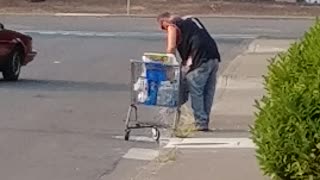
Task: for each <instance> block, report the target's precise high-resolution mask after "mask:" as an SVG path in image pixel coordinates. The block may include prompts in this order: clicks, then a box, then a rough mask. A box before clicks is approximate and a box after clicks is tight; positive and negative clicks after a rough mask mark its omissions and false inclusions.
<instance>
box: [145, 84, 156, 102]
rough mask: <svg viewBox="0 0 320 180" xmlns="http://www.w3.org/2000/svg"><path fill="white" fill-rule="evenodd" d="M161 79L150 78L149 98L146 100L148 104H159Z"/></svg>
mask: <svg viewBox="0 0 320 180" xmlns="http://www.w3.org/2000/svg"><path fill="white" fill-rule="evenodd" d="M159 84H160V83H159V81H152V80H148V87H149V88H148V98H147V100H146V101H145V104H146V105H156V104H157V94H158V88H159Z"/></svg>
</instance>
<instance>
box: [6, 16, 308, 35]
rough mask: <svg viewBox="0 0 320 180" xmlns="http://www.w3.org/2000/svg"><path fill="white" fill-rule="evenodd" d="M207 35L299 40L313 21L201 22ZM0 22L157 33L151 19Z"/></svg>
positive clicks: (35, 27) (22, 19)
mask: <svg viewBox="0 0 320 180" xmlns="http://www.w3.org/2000/svg"><path fill="white" fill-rule="evenodd" d="M201 20H202V21H203V22H204V24H205V25H206V26H207V28H208V29H209V31H210V32H212V33H215V34H229V35H258V36H267V37H273V38H274V37H278V38H292V37H293V38H296V37H300V36H301V35H302V34H303V33H304V31H305V30H306V29H307V28H308V27H309V26H310V25H311V24H312V23H313V22H314V20H304V19H291V20H290V19H232V18H201ZM0 21H1V22H3V23H5V24H9V25H10V26H11V27H14V28H17V29H24V30H68V31H98V32H119V31H120V32H144V33H147V32H149V33H150V32H159V27H158V25H157V24H156V21H155V19H154V18H127V17H113V18H111V17H110V18H95V17H64V18H61V17H45V16H44V17H40V16H38V17H32V16H27V17H15V16H1V20H0Z"/></svg>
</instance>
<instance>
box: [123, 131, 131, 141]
mask: <svg viewBox="0 0 320 180" xmlns="http://www.w3.org/2000/svg"><path fill="white" fill-rule="evenodd" d="M129 137H130V130H126V131H125V135H124V140H125V141H129Z"/></svg>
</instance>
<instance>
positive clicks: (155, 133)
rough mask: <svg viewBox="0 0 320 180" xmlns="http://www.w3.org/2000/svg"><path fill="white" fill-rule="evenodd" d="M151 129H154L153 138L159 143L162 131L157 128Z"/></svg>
mask: <svg viewBox="0 0 320 180" xmlns="http://www.w3.org/2000/svg"><path fill="white" fill-rule="evenodd" d="M151 131H152V138H153V139H154V140H155V141H156V142H157V143H159V140H160V131H159V130H158V129H157V128H152V129H151Z"/></svg>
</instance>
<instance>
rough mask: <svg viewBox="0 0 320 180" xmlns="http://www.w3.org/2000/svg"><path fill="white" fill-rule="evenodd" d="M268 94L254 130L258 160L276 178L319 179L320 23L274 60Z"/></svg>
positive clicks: (259, 105)
mask: <svg viewBox="0 0 320 180" xmlns="http://www.w3.org/2000/svg"><path fill="white" fill-rule="evenodd" d="M270 62H271V63H270V65H269V66H268V73H267V75H266V76H265V77H264V80H265V81H264V86H265V89H266V94H265V95H264V97H263V98H262V99H260V100H259V101H256V107H257V113H256V114H255V116H256V121H255V124H254V125H253V127H251V133H252V139H253V141H254V143H255V144H256V145H257V150H256V153H257V159H258V162H259V164H260V167H261V169H262V171H264V173H265V175H268V176H270V177H271V178H272V179H277V180H278V179H281V180H290V179H301V180H302V179H303V180H305V179H308V180H318V179H320V21H319V20H317V21H316V23H315V25H314V26H313V27H311V28H310V30H309V31H308V32H307V33H306V34H305V35H304V37H303V39H302V40H301V41H299V42H296V43H294V44H292V45H291V47H290V48H289V49H288V51H287V52H285V53H281V54H279V55H277V56H276V57H274V58H273V59H271V61H270Z"/></svg>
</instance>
